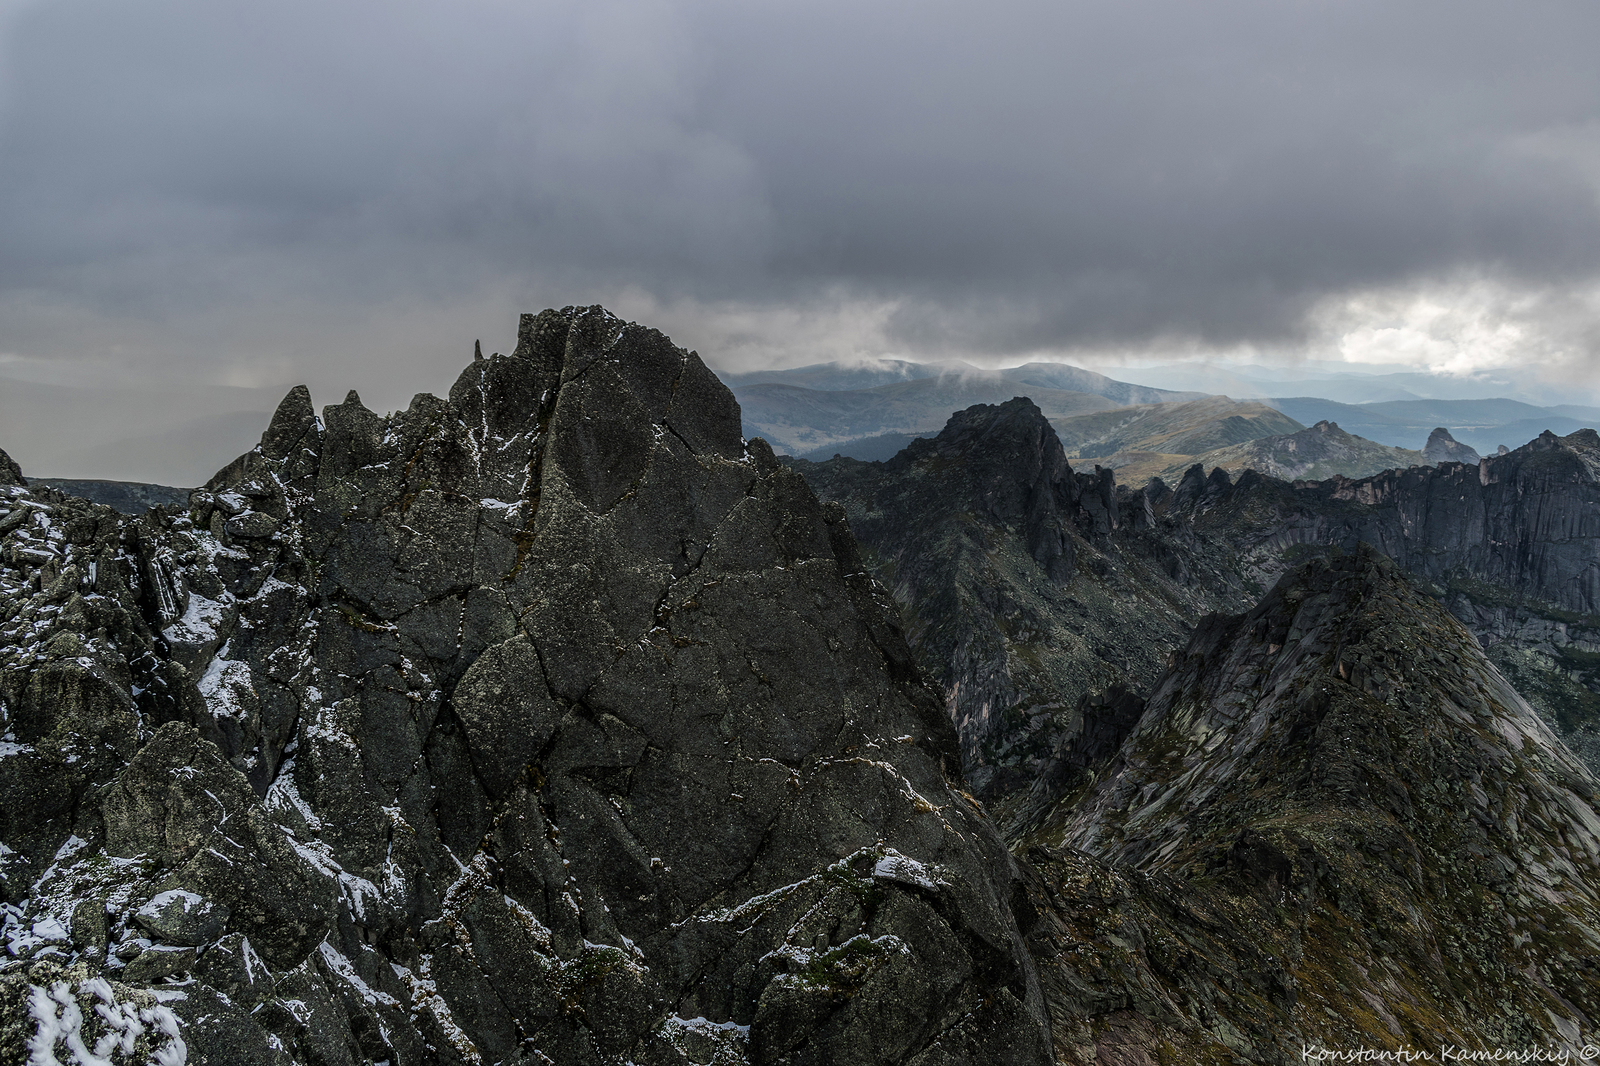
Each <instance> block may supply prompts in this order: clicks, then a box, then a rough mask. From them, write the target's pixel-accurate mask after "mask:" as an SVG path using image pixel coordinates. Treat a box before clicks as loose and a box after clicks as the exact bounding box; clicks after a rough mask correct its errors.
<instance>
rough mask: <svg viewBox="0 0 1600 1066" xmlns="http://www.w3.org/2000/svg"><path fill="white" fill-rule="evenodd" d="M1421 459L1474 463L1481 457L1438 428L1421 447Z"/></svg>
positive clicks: (1434, 461)
mask: <svg viewBox="0 0 1600 1066" xmlns="http://www.w3.org/2000/svg"><path fill="white" fill-rule="evenodd" d="M1506 450H1507V451H1509V450H1510V449H1509V448H1508V449H1506ZM1422 458H1423V461H1424V462H1428V463H1434V464H1438V463H1475V462H1477V461H1478V459H1479V458H1481V457H1480V456H1479V455H1478V453H1477V452H1476V451H1474V450H1473V449H1472V448H1471V447H1469V446H1468V445H1465V444H1462V443H1461V442H1460V441H1458V440H1456V439H1455V438H1454V437H1452V436H1451V435H1450V431H1449V430H1448V429H1445V428H1444V427H1443V426H1439V427H1438V428H1437V429H1435V430H1434V431H1433V432H1432V433H1429V434H1428V443H1427V444H1425V445H1423V446H1422Z"/></svg>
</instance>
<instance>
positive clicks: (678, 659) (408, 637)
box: [0, 308, 1050, 1066]
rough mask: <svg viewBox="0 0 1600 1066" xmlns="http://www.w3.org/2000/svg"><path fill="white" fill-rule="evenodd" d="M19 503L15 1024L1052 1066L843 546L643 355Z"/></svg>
mask: <svg viewBox="0 0 1600 1066" xmlns="http://www.w3.org/2000/svg"><path fill="white" fill-rule="evenodd" d="M0 458H3V457H0ZM0 483H3V484H4V486H5V487H4V488H0V493H3V494H4V495H3V496H0V508H4V513H3V514H0V534H3V535H4V537H5V540H4V542H3V563H4V569H0V604H3V614H0V633H3V635H4V637H5V652H4V662H3V667H4V672H3V675H0V700H3V701H4V703H3V705H0V713H3V716H4V718H3V730H4V737H5V739H4V741H3V743H0V842H3V847H0V864H3V865H0V876H3V877H4V882H3V888H4V899H5V903H4V908H5V913H4V923H5V925H4V935H5V937H6V943H7V949H6V950H7V954H6V956H5V958H6V959H7V960H8V961H5V962H3V963H0V970H3V972H0V982H4V984H3V986H0V988H3V992H0V1032H3V1033H7V1034H14V1033H31V1034H33V1035H34V1036H35V1037H37V1038H39V1039H43V1037H42V1036H39V1034H46V1033H48V1034H51V1038H52V1039H56V1038H59V1039H60V1041H62V1043H61V1047H62V1048H63V1049H65V1048H67V1047H69V1046H70V1045H69V1043H67V1041H68V1038H69V1035H70V1034H69V1032H68V1031H69V1030H70V1031H71V1033H76V1034H78V1036H77V1039H80V1040H85V1039H87V1040H88V1043H89V1045H93V1044H94V1043H95V1041H98V1040H101V1039H102V1038H104V1039H106V1040H110V1041H111V1043H108V1044H107V1045H106V1046H107V1048H108V1051H107V1054H108V1055H110V1056H112V1061H118V1062H121V1061H130V1062H131V1061H140V1062H142V1061H145V1059H144V1058H139V1057H138V1056H148V1055H152V1054H155V1053H156V1052H155V1051H152V1050H150V1049H151V1047H152V1044H151V1040H152V1036H151V1034H155V1036H156V1037H160V1038H161V1039H167V1040H168V1041H169V1044H168V1045H162V1047H163V1048H165V1051H164V1052H163V1053H166V1054H169V1056H170V1055H175V1054H176V1052H175V1051H174V1050H173V1048H172V1047H171V1046H169V1045H170V1041H172V1040H180V1041H181V1042H182V1044H183V1047H184V1049H185V1050H184V1054H185V1055H186V1056H187V1060H188V1061H190V1062H214V1063H223V1062H241V1061H251V1062H263V1063H273V1062H278V1063H290V1062H296V1063H302V1062H303V1063H318V1064H322V1063H329V1064H335V1063H337V1064H343V1063H350V1064H356V1063H376V1062H389V1063H392V1064H396V1066H398V1064H400V1063H552V1062H553V1063H561V1064H563V1066H566V1064H569V1063H571V1064H584V1063H595V1064H602V1063H621V1062H633V1063H637V1064H639V1066H649V1064H680V1063H691V1062H693V1063H710V1062H715V1063H736V1062H738V1063H743V1062H750V1063H764V1064H766V1063H770V1064H780V1063H781V1064H792V1066H800V1064H803V1063H834V1064H848V1063H862V1064H868V1063H872V1064H877V1063H899V1062H905V1063H913V1062H915V1063H921V1064H928V1066H933V1064H957V1063H973V1064H978V1063H984V1064H989V1063H1018V1064H1023V1063H1028V1064H1032V1063H1043V1062H1046V1061H1048V1060H1049V1056H1050V1051H1049V1047H1050V1037H1049V1030H1048V1023H1047V1016H1046V1011H1045V1007H1044V1004H1043V999H1042V996H1041V993H1040V991H1039V986H1038V981H1037V976H1036V972H1035V969H1034V967H1033V964H1032V962H1031V961H1030V956H1029V954H1028V952H1027V949H1026V946H1025V944H1024V941H1023V938H1022V935H1021V933H1020V931H1019V930H1018V928H1017V926H1016V923H1015V921H1014V919H1013V916H1012V909H1011V900H1012V898H1013V896H1014V895H1015V894H1016V893H1017V892H1019V891H1021V886H1022V883H1023V882H1022V875H1021V873H1020V872H1019V871H1018V869H1017V867H1016V865H1015V864H1014V863H1013V861H1012V860H1011V859H1010V857H1009V856H1008V854H1007V852H1006V850H1005V848H1004V846H1003V845H1002V844H1001V842H1000V840H999V838H998V837H997V835H996V834H995V832H994V831H993V829H992V828H991V827H990V826H989V824H988V822H987V821H986V819H985V818H984V816H983V814H982V812H981V810H980V809H979V808H978V807H977V806H976V805H975V804H974V803H972V802H971V801H970V800H969V799H968V798H966V797H965V796H964V795H962V794H961V793H960V792H959V791H958V790H957V789H956V788H955V787H954V786H953V785H952V783H951V781H952V777H950V776H947V775H953V774H954V773H955V772H956V760H957V755H956V753H957V741H956V737H955V733H954V730H953V728H952V727H951V725H950V723H949V721H948V719H947V718H946V716H945V713H944V708H943V704H942V701H941V700H940V698H939V696H938V694H937V693H936V692H934V691H933V690H932V689H930V688H929V687H928V686H927V685H926V684H925V683H924V682H923V681H922V679H921V675H920V674H919V673H918V671H917V669H916V667H915V666H914V664H913V663H912V660H911V656H910V653H909V650H908V648H907V646H906V644H905V641H904V639H903V638H902V637H901V635H900V632H899V630H898V629H897V628H896V627H895V625H894V624H893V623H892V622H891V621H890V618H891V617H892V615H891V614H890V613H889V612H887V611H886V609H885V608H886V605H887V600H886V598H885V593H884V591H883V590H882V588H881V587H879V586H876V585H875V584H874V583H873V581H872V580H871V578H870V577H869V576H868V575H867V574H866V573H865V567H864V565H863V564H862V561H861V558H860V554H859V551H858V549H857V547H856V544H855V541H854V539H853V537H852V535H851V533H850V531H849V529H848V528H847V526H846V524H845V520H844V516H843V512H842V511H841V510H840V509H838V508H837V507H825V506H823V505H822V504H820V503H819V502H818V501H817V499H816V497H815V496H814V495H813V494H812V492H811V490H810V489H809V488H808V487H807V486H806V484H805V483H804V481H802V480H801V478H800V477H799V476H798V475H796V474H794V473H792V472H790V471H788V470H786V469H784V468H782V467H780V466H779V465H778V464H777V462H776V461H775V460H774V459H773V457H772V454H771V451H770V449H768V448H767V447H766V446H765V445H764V443H762V442H760V441H751V442H748V443H746V442H745V441H744V440H742V439H741V437H740V419H739V411H738V407H737V405H736V404H735V402H734V400H733V398H732V395H731V394H730V393H729V392H728V391H727V389H726V388H725V387H723V386H722V385H721V384H720V383H719V382H718V381H717V380H716V379H715V377H714V376H713V375H712V374H711V373H710V371H708V370H707V369H706V367H705V366H704V365H703V364H702V363H701V362H700V360H699V358H698V357H697V356H695V355H694V354H693V353H689V352H685V351H683V350H681V349H678V348H676V347H674V346H673V345H672V344H671V342H670V341H668V340H667V338H665V337H663V336H662V335H661V334H659V333H656V332H655V331H653V330H649V329H646V328H643V327H640V326H636V325H630V324H627V323H624V322H621V321H619V320H618V319H616V318H614V317H613V316H611V315H609V314H607V313H606V312H604V311H603V310H601V309H600V308H568V309H565V310H563V311H560V312H556V311H547V312H544V313H543V314H540V315H537V316H533V315H529V316H524V318H523V321H522V324H521V329H520V332H519V340H518V346H517V349H516V351H515V352H514V353H513V354H511V355H509V356H501V355H496V356H494V357H493V358H490V359H484V360H480V361H476V362H474V363H472V364H471V365H470V366H469V367H468V368H467V369H466V370H465V371H464V372H463V373H462V375H461V377H460V378H459V380H458V381H457V382H456V384H455V386H454V387H453V388H452V389H451V391H450V395H449V397H448V398H445V399H440V398H436V397H433V396H428V395H419V396H418V397H416V398H415V399H414V400H413V401H412V403H411V405H410V407H409V408H408V409H407V410H406V411H404V412H398V413H395V414H392V415H389V416H387V417H385V416H380V415H378V414H376V413H374V412H372V411H369V410H367V409H366V408H365V407H364V406H363V405H362V404H361V402H360V399H359V397H357V396H356V394H355V393H351V394H350V396H349V397H347V398H346V399H345V401H344V402H343V403H341V404H339V405H336V406H331V407H327V408H325V409H324V410H323V412H322V415H321V417H320V418H319V417H318V416H317V414H316V412H315V409H314V408H313V406H312V403H311V397H310V395H309V394H308V393H307V392H306V390H304V389H303V388H301V389H296V390H294V391H292V392H291V393H290V394H289V395H288V396H287V397H286V398H285V399H284V401H283V403H282V404H281V405H280V407H279V409H278V411H277V413H276V414H275V416H274V417H273V419H272V422H271V425H270V426H269V427H268V429H267V431H266V432H265V434H263V436H262V440H261V444H260V446H258V447H257V448H256V449H255V450H254V451H252V452H250V453H247V454H246V455H244V456H241V457H240V458H239V459H238V460H236V461H235V462H234V463H232V464H230V465H229V466H228V467H227V468H225V469H224V470H222V471H221V472H219V474H218V475H217V476H216V477H215V478H214V479H212V481H211V482H210V483H208V484H207V485H206V486H205V487H204V488H203V489H201V490H198V491H197V492H195V493H194V494H193V495H192V496H191V498H190V505H189V507H188V508H187V509H184V510H178V509H155V510H152V511H151V512H149V513H147V514H146V515H144V516H142V517H141V518H139V519H136V520H135V519H129V518H125V517H122V516H118V515H116V514H114V513H113V512H111V511H110V510H109V509H107V508H104V507H98V506H95V505H92V504H89V503H87V502H86V501H82V500H75V499H73V498H71V497H67V496H64V495H62V494H60V493H57V492H54V491H53V490H50V489H30V488H29V487H28V486H26V485H25V484H24V483H23V478H22V476H21V472H20V471H16V470H15V469H14V464H9V461H8V460H7V461H0ZM41 997H43V998H41ZM107 997H110V998H109V999H107ZM112 1001H114V1002H116V1003H118V1004H127V1005H128V1006H127V1007H126V1010H129V1011H133V1012H134V1013H135V1014H137V1013H138V1012H139V1011H144V1012H145V1013H146V1014H148V1015H149V1019H147V1020H146V1021H143V1022H140V1023H139V1024H141V1025H143V1026H144V1027H145V1030H144V1035H142V1036H140V1037H139V1038H138V1040H130V1041H128V1043H127V1049H126V1051H123V1050H121V1048H122V1045H121V1044H120V1043H116V1041H117V1040H120V1039H121V1036H119V1035H118V1034H119V1033H124V1032H125V1030H117V1032H116V1033H113V1032H111V1031H110V1030H109V1029H108V1028H107V1026H108V1025H110V1024H111V1023H110V1022H108V1021H106V1018H107V1017H110V1016H111V1015H115V1017H118V1018H121V1017H124V1015H123V1014H117V1013H116V1011H110V1012H109V1014H108V1013H107V1012H99V1013H97V1011H96V1007H95V1004H96V1003H97V1002H98V1003H100V1004H105V1003H108V1002H112ZM123 1009H124V1008H123V1007H121V1006H119V1007H117V1008H116V1010H123ZM158 1011H166V1012H168V1013H167V1014H159V1013H158ZM169 1016H170V1018H171V1019H173V1021H172V1022H171V1024H170V1026H169V1027H171V1028H173V1029H174V1035H172V1036H171V1037H170V1038H169V1037H167V1036H166V1035H164V1034H166V1029H163V1028H162V1027H163V1026H168V1025H169V1022H168V1018H169ZM141 1017H142V1016H141ZM151 1019H153V1020H151ZM130 1024H131V1023H130ZM113 1038H114V1039H113ZM7 1039H9V1037H8V1038H7ZM139 1041H143V1042H142V1043H140V1042H139ZM9 1046H10V1047H15V1045H9ZM158 1050H159V1049H158ZM11 1053H12V1052H10V1051H0V1061H7V1062H9V1061H11V1060H10V1059H5V1058H4V1055H6V1054H11ZM61 1054H66V1051H65V1050H62V1051H61ZM119 1055H120V1056H122V1057H121V1058H117V1057H116V1056H119ZM18 1061H21V1060H18Z"/></svg>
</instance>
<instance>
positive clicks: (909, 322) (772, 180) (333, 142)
mask: <svg viewBox="0 0 1600 1066" xmlns="http://www.w3.org/2000/svg"><path fill="white" fill-rule="evenodd" d="M6 25H7V28H6V30H5V59H4V74H5V79H6V80H5V88H4V91H3V96H0V109H3V111H0V327H3V331H0V352H11V353H16V354H19V355H21V356H25V357H28V358H46V357H50V356H56V355H64V354H66V353H67V352H68V351H69V350H70V351H71V352H74V353H78V354H82V353H83V352H84V351H85V349H88V348H96V346H99V347H100V348H102V349H104V348H106V346H107V345H108V344H110V343H111V342H110V341H108V340H107V339H106V338H108V337H114V336H115V335H116V334H117V333H118V331H119V330H122V329H124V328H127V329H128V330H129V331H130V335H131V334H133V333H137V334H138V335H139V336H142V337H145V338H146V339H145V340H144V341H142V342H141V344H142V345H143V346H142V347H141V348H140V350H141V351H145V352H147V353H149V352H156V351H158V350H160V349H161V346H162V344H163V343H168V348H169V350H170V352H173V353H176V352H191V353H192V358H193V359H201V358H202V357H204V358H214V357H215V356H214V353H209V354H208V351H207V349H208V346H207V344H206V343H202V342H201V341H200V340H199V339H197V338H196V337H194V336H191V335H190V334H192V333H193V332H194V330H195V327H194V325H193V324H194V323H195V322H199V321H206V322H213V321H219V320H222V319H225V318H227V317H228V315H230V314H234V313H235V312H238V314H237V317H238V320H239V321H240V322H248V323H249V325H246V326H240V327H239V328H238V330H237V331H236V332H235V333H234V334H233V335H232V336H230V337H229V338H227V340H228V345H229V347H230V350H232V351H234V352H236V353H249V352H258V353H262V355H261V357H262V358H264V359H265V358H267V355H268V354H270V353H278V354H280V355H282V353H284V352H291V353H292V352H296V351H300V350H301V349H302V348H306V347H308V346H310V345H311V343H312V342H311V341H310V340H309V339H308V337H306V336H302V335H300V334H297V333H296V332H295V330H296V329H297V328H301V329H305V330H309V329H310V328H311V324H315V325H317V327H318V328H322V327H323V326H324V325H325V324H326V323H327V322H329V321H333V320H338V319H340V316H341V314H343V313H344V312H345V311H348V312H349V315H348V316H346V317H353V318H360V317H362V316H368V317H370V316H374V315H379V314H381V312H382V309H383V308H386V307H392V306H394V305H396V304H397V303H398V304H407V303H425V304H427V305H429V306H436V307H444V308H447V307H450V306H455V305H458V304H459V305H460V306H470V307H473V308H481V307H485V306H491V305H492V306H494V307H497V308H498V307H499V306H500V305H501V304H505V306H506V307H508V308H509V307H511V306H515V305H520V304H524V303H528V304H531V303H534V302H539V303H545V302H560V301H562V300H565V299H586V298H589V294H591V293H594V294H601V295H604V294H607V293H618V292H633V293H635V294H638V295H639V298H640V299H641V300H645V301H652V300H653V301H656V302H658V303H659V304H660V305H662V306H668V305H673V304H674V302H677V303H678V304H680V305H682V306H719V307H724V308H726V307H734V308H769V309H784V308H805V307H821V306H825V305H829V303H830V301H832V302H833V303H838V302H840V301H844V302H850V301H855V302H858V303H861V304H872V303H874V302H877V303H879V304H881V305H883V306H885V307H888V308H890V309H891V310H889V311H888V312H886V315H887V317H886V318H884V319H883V321H882V330H883V334H884V336H885V337H887V338H888V339H889V340H890V341H891V342H893V343H895V344H899V345H903V346H904V347H905V348H906V349H908V350H913V351H928V352H936V351H940V350H965V351H970V350H975V349H977V350H984V351H990V352H996V353H1003V352H1007V351H1029V350H1040V349H1058V350H1066V349H1072V348H1075V347H1085V346H1088V347H1092V346H1095V345H1103V346H1105V345H1109V346H1118V345H1121V346H1129V345H1137V344H1139V343H1142V342H1145V341H1148V340H1150V339H1152V338H1175V337H1176V338H1188V339H1190V340H1193V341H1197V342H1199V343H1212V344H1231V343H1237V342H1246V343H1248V342H1257V343H1269V344H1271V343H1282V342H1285V341H1286V340H1292V339H1293V338H1294V337H1295V336H1297V335H1299V334H1300V333H1301V332H1302V331H1303V330H1304V329H1305V328H1306V323H1307V321H1308V319H1307V314H1308V312H1309V311H1310V310H1311V309H1312V308H1314V307H1316V306H1317V305H1318V303H1319V301H1322V300H1324V299H1325V298H1326V297H1328V296H1329V295H1330V294H1337V293H1340V292H1345V291H1359V290H1364V289H1373V288H1381V287H1383V286H1389V285H1396V284H1404V283H1408V282H1410V281H1415V280H1418V279H1421V280H1427V279H1448V278H1451V277H1455V276H1461V275H1463V274H1470V275H1473V276H1486V277H1490V278H1492V279H1496V280H1497V281H1499V282H1501V283H1503V284H1505V285H1507V286H1510V287H1511V288H1513V289H1519V291H1520V290H1528V291H1534V292H1544V291H1547V290H1548V291H1556V290H1560V289H1561V288H1562V287H1563V286H1569V287H1570V286H1575V285H1576V286H1583V285H1587V284H1589V283H1591V282H1592V281H1593V279H1594V278H1595V277H1596V276H1597V275H1600V240H1597V237H1600V212H1597V190H1600V66H1597V65H1596V64H1595V63H1594V61H1593V56H1592V49H1593V45H1594V42H1595V41H1597V40H1600V8H1596V7H1595V6H1594V5H1592V4H1588V3H1579V2H1570V3H1537V2H1535V3H1527V4H1518V5H1506V4H1503V3H1501V4H1490V3H1473V2H1461V0H1451V2H1439V0H1434V2H1427V0H1424V2H1412V3H1406V4H1393V3H1377V2H1360V0H1354V2H1338V3H1334V2H1291V0H1272V2H1247V0H1220V2H1211V3H1182V2H1174V0H1161V2H1150V3H1137V2H1134V3H1129V2H1117V3H1109V2H1108V3H1097V4H1083V3H1059V2H1051V3H1042V2H1040V3H986V4H981V5H980V4H972V3H967V4H954V3H938V2H934V3H928V2H922V3H916V4H911V3H880V4H874V5H861V4H859V3H851V4H844V3H818V2H807V3H803V4H802V3H784V4H778V3H749V2H742V3H668V2H661V3H651V2H637V3H631V2H630V3H605V2H600V3H582V4H579V3H509V2H504V3H491V2H475V0H458V2H453V3H449V4H443V3H397V4H383V5H379V4H354V3H348V2H343V0H320V2H318V3H304V2H280V3H274V4H252V5H245V4H238V3H221V4H219V3H216V2H215V0H209V2H205V3H200V2H194V3H182V2H171V0H168V2H146V3H141V4H128V3H125V2H122V0H115V2H109V0H56V2H51V0H42V2H36V3H31V4H26V5H23V6H21V7H19V8H15V9H14V11H13V14H12V15H11V17H10V18H9V20H8V22H7V24H6ZM485 294H490V295H485ZM269 308H284V309H295V310H293V311H292V313H291V312H289V311H286V312H285V313H284V314H282V315H279V316H277V319H276V324H274V316H273V315H272V314H271V313H269V312H268V311H267V310H265V309H269ZM241 309H248V311H247V312H246V311H244V310H241ZM441 314H443V315H444V317H445V318H446V319H448V318H450V316H449V314H447V313H445V312H441ZM208 316H210V317H208ZM85 322H92V323H93V327H92V328H90V327H88V326H85V325H84V324H83V323H85ZM296 322H300V323H302V325H301V326H298V327H297V326H296V325H295V323H296ZM451 323H452V328H453V329H458V328H459V323H458V322H457V321H456V320H455V319H451ZM130 324H136V325H137V327H138V328H137V329H135V328H134V326H133V325H130ZM490 325H491V326H498V325H499V324H498V323H491V324H490ZM186 331H187V332H186ZM163 338H166V341H165V342H164V341H163ZM681 339H683V340H684V342H685V343H691V344H693V343H696V340H695V338H694V337H692V336H691V337H684V338H681ZM371 344H373V345H378V346H387V347H392V346H393V341H392V338H383V339H381V340H374V341H372V342H371ZM111 346H112V347H114V346H115V345H111ZM107 350H109V349H107ZM386 350H387V349H386ZM381 354H382V353H380V352H378V351H376V350H372V351H369V350H365V349H363V348H362V346H361V345H360V344H359V343H355V344H354V347H352V348H351V349H350V350H349V351H348V352H347V358H349V359H350V360H353V361H355V362H357V363H359V362H360V361H361V360H362V359H372V360H376V359H379V358H380V356H381ZM149 358H150V359H152V360H156V358H157V357H156V356H155V355H150V356H149ZM172 358H173V359H175V360H177V359H179V357H178V356H177V355H172ZM157 361H158V360H157ZM282 361H283V362H284V365H285V366H288V367H290V368H291V369H292V368H293V367H295V366H296V365H297V364H296V362H295V357H291V356H283V360H282ZM274 365H276V364H274Z"/></svg>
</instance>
